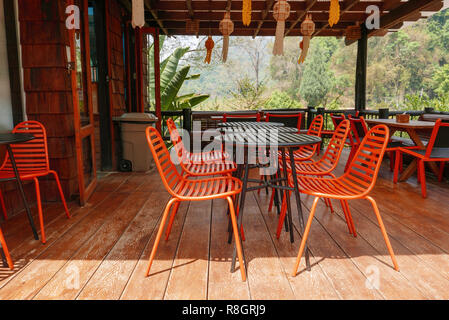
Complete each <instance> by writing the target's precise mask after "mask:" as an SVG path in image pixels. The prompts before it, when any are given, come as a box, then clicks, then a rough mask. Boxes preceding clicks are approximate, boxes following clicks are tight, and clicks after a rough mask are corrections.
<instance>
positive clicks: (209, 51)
mask: <svg viewBox="0 0 449 320" xmlns="http://www.w3.org/2000/svg"><path fill="white" fill-rule="evenodd" d="M214 46H215V43H214V40H213V39H212V37H211V36H209V37H208V38H207V40H206V49H207V53H206V59H204V62H205V63H207V64H210V60H211V58H212V50H213V49H214Z"/></svg>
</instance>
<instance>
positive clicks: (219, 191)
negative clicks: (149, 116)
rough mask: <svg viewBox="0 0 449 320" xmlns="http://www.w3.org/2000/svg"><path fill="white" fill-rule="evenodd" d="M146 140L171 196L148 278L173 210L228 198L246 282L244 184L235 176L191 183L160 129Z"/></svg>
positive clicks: (163, 217)
mask: <svg viewBox="0 0 449 320" xmlns="http://www.w3.org/2000/svg"><path fill="white" fill-rule="evenodd" d="M146 137H147V141H148V145H149V147H150V150H151V153H152V155H153V159H154V162H155V163H156V167H157V170H158V172H159V174H160V176H161V179H162V182H163V184H164V187H165V189H166V190H167V191H168V193H169V194H170V195H171V199H170V201H169V202H168V204H167V206H166V207H165V210H164V214H163V216H162V219H161V223H160V226H159V230H158V233H157V236H156V240H155V242H154V245H153V250H152V251H151V255H150V259H149V263H148V269H147V272H146V276H148V275H149V274H150V269H151V265H152V263H153V260H154V258H155V255H156V251H157V247H158V245H159V242H160V239H161V236H162V232H163V230H164V226H165V224H166V222H167V218H168V215H169V212H170V208H171V207H172V206H173V205H174V204H176V203H179V202H182V201H203V200H212V199H226V200H227V201H228V204H229V208H230V215H231V222H232V228H233V231H234V240H235V242H236V246H237V256H238V259H239V264H240V272H241V276H242V280H243V281H245V280H246V274H245V266H244V261H243V254H242V247H241V242H240V238H239V232H238V226H237V219H236V214H235V209H234V201H233V199H232V198H233V197H235V196H236V195H237V194H239V193H240V192H241V190H242V182H241V181H240V180H239V179H237V178H234V177H229V176H222V177H215V178H206V179H204V178H203V179H198V180H190V179H188V178H186V177H185V176H182V175H181V174H180V173H179V172H178V170H177V169H176V167H175V165H174V164H173V162H172V161H171V159H170V153H169V152H168V150H167V147H166V146H165V143H164V141H163V139H162V137H161V135H160V133H159V132H158V131H157V129H156V128H153V127H148V128H147V130H146Z"/></svg>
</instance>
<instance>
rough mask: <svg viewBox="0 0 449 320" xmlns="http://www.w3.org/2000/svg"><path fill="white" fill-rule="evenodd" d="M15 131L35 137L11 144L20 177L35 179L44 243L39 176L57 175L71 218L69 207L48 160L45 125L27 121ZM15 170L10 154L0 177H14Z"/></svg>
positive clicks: (63, 200)
mask: <svg viewBox="0 0 449 320" xmlns="http://www.w3.org/2000/svg"><path fill="white" fill-rule="evenodd" d="M13 133H28V134H32V135H33V136H34V137H35V138H34V139H33V140H31V141H28V142H25V143H21V144H15V145H11V149H12V151H13V153H14V158H15V160H16V164H17V169H18V170H19V174H20V179H22V180H34V184H35V188H36V198H37V208H38V213H39V223H40V226H41V237H42V243H45V242H46V239H45V230H44V216H43V214H42V202H41V194H40V188H39V178H40V177H45V176H48V175H49V174H52V175H53V176H54V177H55V180H56V185H57V186H58V190H59V195H60V196H61V200H62V203H63V205H64V210H65V213H66V215H67V218H70V213H69V209H68V208H67V203H66V201H65V198H64V193H63V192H62V188H61V183H60V182H59V177H58V174H57V173H56V171H54V170H50V163H49V160H48V148H47V133H46V131H45V128H44V126H43V125H42V124H41V123H40V122H37V121H25V122H22V123H19V124H18V125H17V126H16V127H15V128H14V130H13ZM14 177H15V175H14V171H13V168H12V165H11V161H10V159H9V156H8V155H6V158H5V161H4V162H3V164H2V166H1V167H0V179H9V178H14Z"/></svg>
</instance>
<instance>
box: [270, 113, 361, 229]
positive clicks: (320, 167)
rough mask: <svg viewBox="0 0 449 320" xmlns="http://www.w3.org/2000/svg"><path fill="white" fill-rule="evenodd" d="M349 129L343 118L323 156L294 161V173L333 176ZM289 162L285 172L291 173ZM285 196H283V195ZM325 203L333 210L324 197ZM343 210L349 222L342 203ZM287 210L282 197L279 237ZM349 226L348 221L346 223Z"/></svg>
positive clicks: (349, 216)
mask: <svg viewBox="0 0 449 320" xmlns="http://www.w3.org/2000/svg"><path fill="white" fill-rule="evenodd" d="M349 131H350V124H349V121H348V120H343V121H342V122H340V124H339V125H338V126H337V128H336V129H335V131H334V135H333V136H332V138H331V140H330V141H329V144H328V146H327V148H326V151H325V153H324V155H323V157H322V158H321V159H319V160H316V161H314V160H310V161H298V162H295V169H296V173H297V174H298V175H308V176H319V177H325V176H331V177H333V178H335V175H334V174H333V173H332V171H334V170H335V168H336V167H337V165H338V161H339V160H340V156H341V153H342V152H343V148H344V146H345V141H346V139H347V137H348V134H349ZM280 166H281V170H284V168H283V167H282V164H281V163H280ZM291 171H292V170H291V164H290V162H287V172H289V173H290V174H291ZM284 198H285V197H284ZM324 200H325V203H326V205H327V206H328V207H330V208H331V211H332V212H333V208H332V203H331V201H330V200H329V199H324ZM342 208H343V211H344V212H345V216H346V217H347V218H348V222H351V215H350V213H347V210H346V206H345V205H344V204H343V203H342ZM286 211H287V206H286V201H285V199H284V201H283V203H282V210H281V215H280V217H279V224H278V229H277V237H278V238H279V237H280V234H281V231H282V225H283V223H284V219H285V214H286ZM348 226H349V223H348ZM349 232H350V233H352V234H354V236H356V233H355V228H354V230H352V228H349Z"/></svg>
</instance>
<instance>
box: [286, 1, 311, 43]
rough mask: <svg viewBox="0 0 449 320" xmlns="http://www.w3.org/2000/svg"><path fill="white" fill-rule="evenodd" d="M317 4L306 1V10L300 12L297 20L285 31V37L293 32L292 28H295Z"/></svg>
mask: <svg viewBox="0 0 449 320" xmlns="http://www.w3.org/2000/svg"><path fill="white" fill-rule="evenodd" d="M317 2H318V0H310V1H307V4H306V9H305V10H304V11H302V12H301V13H299V16H298V18H297V19H296V20H295V21H294V22H293V23H292V24H291V25H290V27H289V28H288V29H287V31H286V32H285V35H286V36H287V35H288V34H289V33H290V31H292V30H293V28H294V27H296V25H297V24H298V23H299V22H301V20H302V19H303V18H304V17H305V16H306V14H307V13H308V12H309V11H310V9H312V7H313V6H314V5H315V4H316V3H317Z"/></svg>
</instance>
